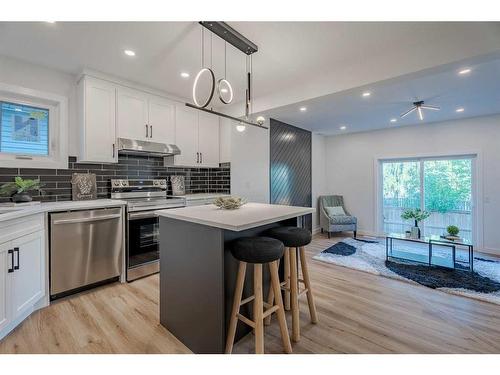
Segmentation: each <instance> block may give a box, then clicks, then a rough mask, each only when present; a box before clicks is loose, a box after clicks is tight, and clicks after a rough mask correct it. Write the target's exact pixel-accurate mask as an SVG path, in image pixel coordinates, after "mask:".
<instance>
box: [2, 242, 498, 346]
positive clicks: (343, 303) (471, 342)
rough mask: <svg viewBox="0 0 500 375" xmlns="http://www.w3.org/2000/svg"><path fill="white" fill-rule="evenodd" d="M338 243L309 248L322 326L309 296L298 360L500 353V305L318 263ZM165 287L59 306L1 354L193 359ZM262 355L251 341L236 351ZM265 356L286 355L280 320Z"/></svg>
mask: <svg viewBox="0 0 500 375" xmlns="http://www.w3.org/2000/svg"><path fill="white" fill-rule="evenodd" d="M338 239H339V238H338V237H337V238H335V237H334V238H332V239H331V240H328V239H327V238H326V236H321V235H318V236H316V237H315V238H314V240H313V242H312V244H311V245H310V246H308V248H307V256H308V261H309V268H310V274H311V275H310V276H311V282H312V285H313V288H314V293H315V299H316V306H317V310H318V319H319V323H318V324H316V325H313V324H311V323H309V312H308V308H307V303H306V301H305V297H303V298H304V300H301V304H300V315H301V316H300V317H301V341H300V342H298V343H293V351H294V353H500V306H497V305H493V304H488V303H485V302H479V301H476V300H473V299H468V298H464V297H459V296H453V295H449V294H446V293H442V292H439V291H435V290H431V289H428V288H425V287H421V286H415V285H412V284H408V283H404V282H400V281H397V280H391V279H387V278H384V277H380V276H374V275H371V274H367V273H363V272H359V271H356V270H351V269H347V268H343V267H339V266H334V265H330V264H324V263H321V262H318V261H314V260H312V259H311V257H312V256H313V255H315V254H316V253H318V252H320V251H321V250H323V249H325V248H327V247H328V246H330V245H331V244H333V243H335V242H336V241H337V240H338ZM158 285H159V278H158V275H154V276H150V277H147V278H144V279H141V280H137V281H135V282H133V283H130V284H112V285H108V286H104V287H101V288H98V289H95V290H93V291H90V292H87V293H83V294H79V295H77V296H73V297H71V298H67V299H65V300H61V301H59V302H56V303H54V304H52V305H51V306H50V307H48V308H46V309H43V310H41V311H38V312H36V313H34V314H33V315H32V316H31V317H30V318H28V319H27V320H26V321H25V322H24V323H22V324H21V325H20V326H19V327H18V328H17V329H16V330H15V331H14V332H12V333H11V334H10V335H9V336H7V337H6V338H5V339H4V340H3V341H1V342H0V353H189V350H188V349H187V348H186V347H185V346H184V345H183V344H182V343H180V342H179V341H178V340H177V339H176V338H175V337H174V336H173V335H171V334H170V333H169V332H168V331H167V330H166V329H165V328H163V327H162V326H161V325H160V324H159V323H158ZM287 320H288V327H289V328H290V327H291V317H290V314H289V313H287ZM253 350H254V343H253V336H252V335H249V336H247V337H246V338H244V339H243V340H241V341H240V342H238V343H236V344H235V347H234V350H233V352H234V353H251V352H253ZM265 350H266V353H282V345H281V339H280V335H279V327H278V324H277V322H276V318H273V321H272V323H271V326H270V327H266V331H265Z"/></svg>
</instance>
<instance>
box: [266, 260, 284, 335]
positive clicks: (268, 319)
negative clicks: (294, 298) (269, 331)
mask: <svg viewBox="0 0 500 375" xmlns="http://www.w3.org/2000/svg"><path fill="white" fill-rule="evenodd" d="M276 262H277V264H278V266H277V267H278V268H279V266H280V261H279V260H277V261H276ZM280 288H281V287H280ZM280 290H281V289H280ZM280 294H281V292H280ZM267 303H268V304H269V305H274V290H273V286H272V285H270V286H269V293H268V295H267ZM272 316H273V314H270V315H268V316H266V318H265V319H264V325H266V326H268V325H269V324H271V317H272Z"/></svg>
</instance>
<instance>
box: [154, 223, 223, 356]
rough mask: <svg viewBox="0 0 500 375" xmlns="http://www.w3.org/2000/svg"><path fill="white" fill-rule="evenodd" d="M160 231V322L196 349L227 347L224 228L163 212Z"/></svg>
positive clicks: (195, 350)
mask: <svg viewBox="0 0 500 375" xmlns="http://www.w3.org/2000/svg"><path fill="white" fill-rule="evenodd" d="M160 233H161V236H160V323H161V324H162V325H163V326H164V327H167V329H168V330H169V331H170V332H171V333H172V334H173V335H174V336H175V337H177V338H178V339H179V340H180V341H182V342H183V343H184V345H186V346H187V347H188V348H190V349H191V350H192V351H193V352H195V353H222V352H224V345H225V324H224V320H223V319H221V316H223V314H224V312H223V309H224V237H223V231H222V230H221V229H219V228H213V227H208V226H204V225H200V224H194V223H189V222H185V221H180V220H174V219H169V218H166V217H160Z"/></svg>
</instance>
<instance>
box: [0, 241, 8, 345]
mask: <svg viewBox="0 0 500 375" xmlns="http://www.w3.org/2000/svg"><path fill="white" fill-rule="evenodd" d="M9 245H10V243H9V242H7V243H3V244H0V338H1V337H2V334H1V332H2V331H3V329H4V328H5V327H6V326H7V324H9V322H10V316H11V313H10V310H9V305H10V303H9V302H10V301H7V295H9V294H10V293H9V291H10V285H9V280H10V278H8V277H7V270H8V269H9V268H10V265H9V258H10V254H9V253H8V251H9V250H10V246H9Z"/></svg>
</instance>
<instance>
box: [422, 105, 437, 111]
mask: <svg viewBox="0 0 500 375" xmlns="http://www.w3.org/2000/svg"><path fill="white" fill-rule="evenodd" d="M421 107H422V108H424V109H430V110H433V111H439V110H440V109H441V108H440V107H437V106H435V105H427V104H422V106H421Z"/></svg>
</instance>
